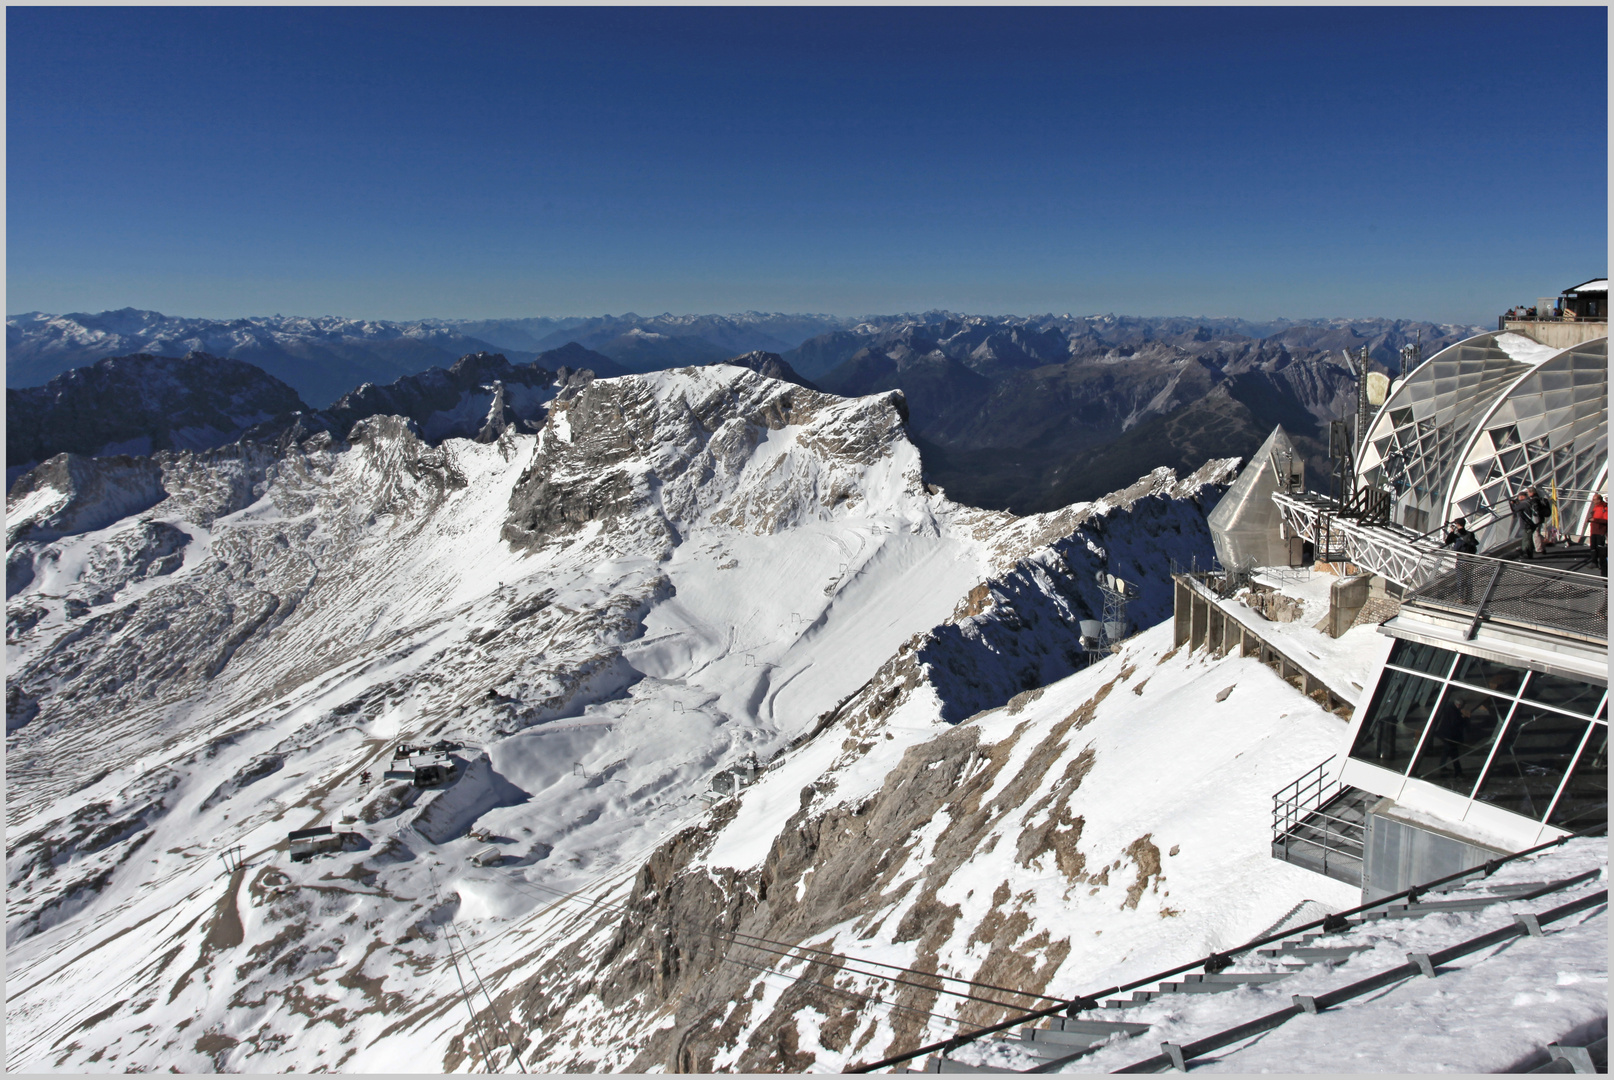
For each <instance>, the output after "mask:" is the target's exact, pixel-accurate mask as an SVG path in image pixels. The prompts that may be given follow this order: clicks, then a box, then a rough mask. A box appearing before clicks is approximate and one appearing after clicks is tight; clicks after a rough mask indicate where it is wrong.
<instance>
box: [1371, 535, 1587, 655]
mask: <svg viewBox="0 0 1614 1080" xmlns="http://www.w3.org/2000/svg"><path fill="white" fill-rule="evenodd" d="M1412 576H1413V579H1414V580H1412V581H1410V582H1408V591H1407V595H1406V597H1405V599H1404V600H1403V601H1402V603H1403V604H1404V605H1405V604H1414V605H1422V606H1425V607H1431V608H1436V609H1440V610H1443V611H1447V612H1451V613H1453V614H1458V615H1466V616H1468V617H1469V619H1470V623H1469V628H1468V637H1469V638H1470V639H1472V638H1473V636H1474V634H1475V633H1476V632H1477V631H1478V629H1479V625H1480V623H1481V622H1495V623H1502V624H1507V625H1512V626H1519V627H1523V628H1525V629H1535V630H1541V629H1546V630H1551V631H1555V632H1557V633H1561V634H1568V635H1571V636H1573V637H1578V638H1582V639H1585V640H1587V641H1591V642H1600V643H1602V644H1604V645H1606V644H1607V643H1608V581H1607V579H1605V578H1601V577H1597V576H1595V575H1592V574H1581V573H1577V572H1575V571H1573V570H1560V569H1555V568H1550V567H1545V566H1531V565H1529V564H1528V563H1521V562H1511V561H1508V560H1506V559H1495V558H1492V557H1490V556H1488V555H1461V554H1458V553H1457V552H1452V551H1440V552H1429V553H1426V554H1424V555H1422V556H1420V558H1419V559H1418V562H1417V567H1416V571H1415V573H1414V574H1413V575H1412Z"/></svg>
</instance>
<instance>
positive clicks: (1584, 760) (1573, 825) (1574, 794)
mask: <svg viewBox="0 0 1614 1080" xmlns="http://www.w3.org/2000/svg"><path fill="white" fill-rule="evenodd" d="M1607 823H1608V725H1607V724H1598V725H1596V726H1595V727H1593V728H1592V737H1591V738H1589V739H1587V740H1586V749H1584V750H1582V751H1581V752H1580V760H1579V761H1577V762H1575V768H1574V770H1573V771H1572V772H1571V773H1570V774H1569V782H1568V783H1566V784H1565V785H1564V791H1563V794H1562V795H1559V796H1558V805H1557V806H1554V807H1553V808H1552V816H1551V817H1549V818H1548V819H1547V824H1548V825H1556V826H1558V828H1560V829H1567V830H1568V831H1570V832H1580V831H1581V830H1582V829H1590V828H1592V827H1593V826H1594V825H1605V824H1607Z"/></svg>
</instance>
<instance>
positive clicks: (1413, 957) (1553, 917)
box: [1115, 870, 1608, 1073]
mask: <svg viewBox="0 0 1614 1080" xmlns="http://www.w3.org/2000/svg"><path fill="white" fill-rule="evenodd" d="M1597 873H1600V871H1596V870H1594V871H1591V872H1590V873H1589V874H1578V875H1576V876H1575V877H1573V878H1569V879H1567V880H1565V881H1563V882H1558V883H1555V885H1554V886H1553V890H1554V891H1556V890H1557V889H1566V888H1568V887H1569V886H1571V885H1573V884H1577V883H1578V882H1581V881H1584V880H1586V879H1587V878H1588V877H1591V876H1594V875H1596V874H1597ZM1541 894H1542V890H1538V891H1537V892H1536V893H1535V894H1533V895H1534V896H1539V895H1541ZM1513 899H1526V897H1514V898H1513ZM1600 903H1601V904H1606V903H1608V890H1607V889H1604V890H1602V891H1601V892H1595V893H1591V894H1589V895H1587V896H1582V897H1580V898H1579V899H1577V900H1571V901H1570V902H1569V903H1567V904H1560V905H1559V906H1558V907H1555V908H1552V909H1550V910H1548V911H1542V912H1536V913H1533V914H1531V915H1530V916H1522V915H1521V916H1515V918H1514V921H1513V923H1512V925H1509V926H1504V927H1500V928H1498V929H1496V930H1492V931H1490V932H1489V933H1485V934H1481V935H1479V936H1478V937H1473V938H1469V939H1468V940H1467V941H1461V942H1458V943H1457V944H1456V945H1452V946H1449V947H1447V948H1444V949H1441V950H1439V951H1437V952H1432V953H1423V954H1419V953H1408V954H1407V957H1408V959H1407V962H1406V963H1405V964H1400V965H1398V966H1396V967H1393V968H1386V969H1385V970H1384V971H1380V972H1377V973H1375V974H1373V975H1369V976H1368V977H1367V978H1365V979H1360V980H1358V981H1356V982H1354V983H1351V984H1349V985H1348V986H1342V987H1339V988H1338V989H1336V990H1330V991H1329V992H1328V993H1326V994H1318V995H1317V996H1316V997H1307V996H1305V995H1302V994H1296V995H1294V997H1293V1002H1294V1004H1292V1005H1290V1006H1289V1007H1288V1008H1284V1009H1279V1010H1278V1011H1277V1012H1273V1013H1268V1014H1267V1015H1265V1016H1259V1017H1256V1018H1255V1019H1254V1020H1248V1021H1245V1022H1244V1023H1242V1024H1239V1025H1237V1026H1235V1027H1231V1028H1228V1029H1226V1030H1225V1031H1219V1032H1217V1033H1216V1034H1214V1035H1207V1036H1206V1037H1205V1038H1203V1039H1196V1040H1195V1041H1193V1042H1191V1043H1183V1044H1181V1045H1176V1044H1173V1043H1161V1044H1160V1048H1161V1050H1162V1053H1160V1054H1157V1055H1156V1056H1154V1057H1152V1058H1144V1059H1143V1060H1142V1061H1138V1062H1134V1063H1133V1064H1131V1065H1128V1066H1126V1067H1125V1068H1121V1069H1116V1070H1115V1071H1116V1072H1118V1073H1151V1072H1165V1071H1166V1070H1167V1069H1170V1068H1176V1069H1179V1070H1182V1071H1186V1068H1185V1066H1186V1065H1187V1063H1188V1062H1189V1061H1192V1060H1193V1059H1194V1058H1197V1057H1201V1056H1203V1055H1205V1054H1207V1053H1209V1052H1210V1051H1212V1050H1219V1049H1221V1048H1222V1047H1224V1046H1229V1045H1231V1044H1233V1043H1236V1042H1241V1041H1242V1040H1244V1039H1247V1038H1249V1037H1250V1036H1251V1035H1258V1034H1260V1033H1261V1032H1263V1031H1271V1030H1272V1029H1273V1028H1275V1027H1278V1026H1280V1025H1282V1024H1284V1023H1285V1022H1287V1021H1288V1020H1290V1019H1292V1018H1293V1017H1296V1016H1300V1015H1302V1014H1303V1013H1312V1014H1316V1013H1320V1012H1323V1011H1324V1010H1326V1009H1331V1008H1333V1007H1334V1006H1335V1005H1340V1004H1343V1003H1344V1002H1347V1001H1349V1000H1351V999H1352V998H1357V997H1361V996H1362V995H1363V994H1370V993H1372V992H1373V991H1375V990H1380V989H1383V988H1384V987H1387V986H1392V985H1394V984H1395V983H1398V982H1401V981H1402V980H1403V979H1409V978H1411V977H1413V976H1414V975H1429V976H1433V975H1434V973H1435V970H1436V969H1437V968H1439V967H1440V965H1442V964H1445V963H1449V962H1450V961H1452V960H1457V959H1460V958H1462V957H1464V956H1467V955H1469V954H1470V953H1476V952H1479V951H1480V950H1481V949H1487V948H1490V947H1491V946H1492V945H1499V944H1501V943H1502V942H1504V941H1507V940H1508V939H1510V938H1516V937H1524V936H1526V935H1529V934H1531V933H1532V932H1533V931H1532V930H1531V927H1530V923H1531V922H1532V921H1533V922H1534V923H1535V929H1536V930H1539V929H1540V928H1541V927H1542V926H1545V925H1547V924H1549V923H1554V922H1557V921H1558V920H1559V919H1565V918H1568V917H1569V916H1570V915H1574V914H1576V913H1577V912H1580V911H1584V910H1585V909H1587V908H1590V907H1596V906H1597V905H1598V904H1600Z"/></svg>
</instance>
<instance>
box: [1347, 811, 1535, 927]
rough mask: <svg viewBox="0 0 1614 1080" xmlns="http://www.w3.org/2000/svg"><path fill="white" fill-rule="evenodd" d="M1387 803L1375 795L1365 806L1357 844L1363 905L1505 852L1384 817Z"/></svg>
mask: <svg viewBox="0 0 1614 1080" xmlns="http://www.w3.org/2000/svg"><path fill="white" fill-rule="evenodd" d="M1391 805H1392V804H1391V802H1390V800H1389V799H1381V800H1380V801H1379V802H1378V803H1376V804H1375V805H1374V806H1373V808H1372V809H1371V810H1369V811H1368V815H1367V837H1366V840H1365V842H1364V843H1363V845H1362V846H1363V857H1362V903H1364V904H1370V903H1372V902H1373V901H1375V900H1378V899H1380V898H1381V897H1385V896H1394V895H1395V894H1396V893H1398V892H1402V891H1404V890H1406V889H1410V888H1412V887H1413V886H1414V885H1418V884H1421V883H1423V882H1425V881H1433V880H1434V879H1435V878H1441V877H1445V876H1446V875H1447V874H1455V873H1457V871H1459V870H1467V869H1468V868H1469V867H1472V866H1478V865H1480V864H1481V863H1483V862H1485V861H1487V860H1489V859H1494V858H1496V857H1497V856H1498V855H1506V854H1509V852H1505V851H1502V850H1501V849H1499V848H1489V847H1482V846H1480V845H1479V844H1475V843H1471V842H1469V841H1466V840H1460V839H1458V838H1457V837H1455V836H1450V835H1447V834H1445V833H1440V832H1436V831H1434V830H1433V829H1431V828H1421V827H1419V826H1417V825H1414V824H1412V823H1411V822H1408V821H1404V820H1401V819H1399V818H1394V817H1389V816H1387V815H1386V814H1385V813H1383V812H1382V811H1384V810H1385V809H1387V808H1388V807H1389V806H1391Z"/></svg>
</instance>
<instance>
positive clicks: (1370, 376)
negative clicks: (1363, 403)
mask: <svg viewBox="0 0 1614 1080" xmlns="http://www.w3.org/2000/svg"><path fill="white" fill-rule="evenodd" d="M1389 396H1390V377H1389V376H1388V375H1385V374H1384V373H1383V372H1382V371H1370V372H1368V373H1367V403H1368V404H1369V405H1383V404H1384V401H1385V399H1386V398H1388V397H1389Z"/></svg>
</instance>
